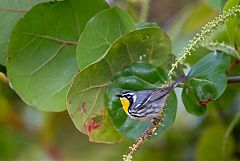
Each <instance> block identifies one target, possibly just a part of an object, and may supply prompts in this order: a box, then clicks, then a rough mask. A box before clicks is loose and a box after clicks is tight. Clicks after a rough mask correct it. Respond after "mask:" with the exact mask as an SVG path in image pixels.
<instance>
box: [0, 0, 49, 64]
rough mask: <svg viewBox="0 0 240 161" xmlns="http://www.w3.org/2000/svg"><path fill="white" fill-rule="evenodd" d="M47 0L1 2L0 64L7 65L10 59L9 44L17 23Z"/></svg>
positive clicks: (2, 0)
mask: <svg viewBox="0 0 240 161" xmlns="http://www.w3.org/2000/svg"><path fill="white" fill-rule="evenodd" d="M44 1H47V0H32V1H29V0H21V1H18V0H1V1H0V17H1V23H0V35H1V36H0V64H2V65H6V62H7V57H8V42H9V39H10V34H11V32H12V30H13V28H14V26H15V25H16V23H17V21H18V20H19V19H20V18H21V17H23V15H24V14H25V13H26V12H28V10H29V9H31V8H32V6H34V5H36V4H38V3H40V2H44Z"/></svg>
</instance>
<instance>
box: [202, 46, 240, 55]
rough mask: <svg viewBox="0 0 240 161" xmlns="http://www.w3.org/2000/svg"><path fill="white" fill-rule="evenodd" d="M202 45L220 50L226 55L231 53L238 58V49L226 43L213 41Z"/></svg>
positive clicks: (213, 49)
mask: <svg viewBox="0 0 240 161" xmlns="http://www.w3.org/2000/svg"><path fill="white" fill-rule="evenodd" d="M203 46H204V47H206V48H208V49H209V50H211V51H216V50H218V51H222V52H224V53H226V54H228V55H231V56H233V57H235V58H237V59H240V54H239V53H238V51H237V50H236V49H235V48H233V47H232V46H230V45H228V44H225V43H218V42H214V43H207V44H204V45H203Z"/></svg>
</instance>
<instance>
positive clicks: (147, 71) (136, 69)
mask: <svg viewBox="0 0 240 161" xmlns="http://www.w3.org/2000/svg"><path fill="white" fill-rule="evenodd" d="M167 78H168V77H167V74H166V71H164V70H163V69H162V68H160V67H154V66H153V65H150V64H148V63H145V62H137V63H135V64H133V65H131V66H129V67H128V68H126V69H124V70H122V71H120V72H119V73H118V74H117V75H116V76H115V77H114V78H113V80H112V81H113V83H112V84H111V85H110V86H109V88H108V90H107V106H108V109H109V113H110V116H111V119H112V121H113V124H114V126H115V127H116V129H117V130H118V131H119V132H120V133H121V134H122V135H123V136H124V137H126V138H129V139H134V140H135V139H137V138H138V137H140V135H141V134H142V133H143V132H144V131H145V130H146V129H147V128H148V127H149V126H150V124H151V120H144V121H140V120H134V119H132V118H130V117H128V116H127V115H126V114H125V112H124V111H123V109H122V107H121V103H120V100H119V98H118V97H117V96H116V95H118V94H120V93H121V91H123V90H134V91H139V90H144V89H154V88H158V87H159V86H160V85H161V84H162V83H164V82H165V81H166V80H167ZM165 108H166V111H165V112H164V113H165V114H166V117H165V118H164V122H163V125H164V126H160V127H159V129H158V131H157V132H158V133H162V132H164V131H165V130H166V129H168V128H169V127H170V126H171V125H172V124H173V122H174V120H175V116H176V110H177V99H176V95H175V93H174V92H172V93H171V94H170V96H169V97H168V100H167V105H166V107H165Z"/></svg>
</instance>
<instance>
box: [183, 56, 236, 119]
mask: <svg viewBox="0 0 240 161" xmlns="http://www.w3.org/2000/svg"><path fill="white" fill-rule="evenodd" d="M230 62H231V60H230V56H228V55H226V54H224V53H211V54H208V55H207V56H205V57H204V58H202V59H201V60H199V61H198V62H197V63H196V64H195V65H194V66H193V67H192V69H191V70H190V72H189V73H188V77H189V78H188V82H187V84H186V85H185V86H184V88H183V92H182V99H183V103H184V105H185V108H186V110H187V111H188V112H189V113H192V114H195V115H201V114H203V113H204V112H205V110H206V109H205V106H206V104H207V103H208V102H209V101H215V100H216V99H217V98H218V97H219V96H221V95H222V93H223V92H224V90H225V88H226V86H227V75H226V71H227V70H228V67H229V65H230ZM201 106H202V107H201Z"/></svg>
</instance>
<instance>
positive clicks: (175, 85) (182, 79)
mask: <svg viewBox="0 0 240 161" xmlns="http://www.w3.org/2000/svg"><path fill="white" fill-rule="evenodd" d="M187 78H188V77H187V76H185V75H183V76H181V77H179V78H178V79H177V80H176V81H175V82H174V83H173V84H172V85H171V86H170V88H171V89H173V88H176V87H177V86H178V85H179V84H180V83H182V82H184V81H186V80H187Z"/></svg>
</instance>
